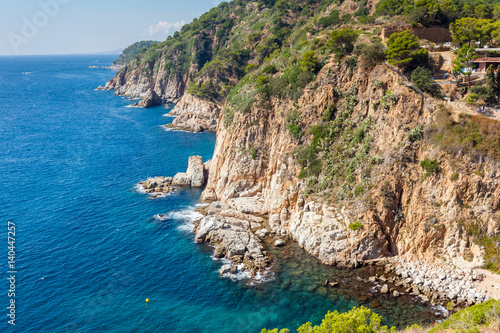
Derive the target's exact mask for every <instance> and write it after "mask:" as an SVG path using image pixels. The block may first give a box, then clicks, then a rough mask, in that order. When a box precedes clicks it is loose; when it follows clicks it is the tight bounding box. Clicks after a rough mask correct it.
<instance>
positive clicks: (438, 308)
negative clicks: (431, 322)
mask: <svg viewBox="0 0 500 333" xmlns="http://www.w3.org/2000/svg"><path fill="white" fill-rule="evenodd" d="M429 312H430V313H432V314H433V315H436V316H443V317H448V315H449V312H448V310H447V309H446V308H445V307H444V306H442V305H439V304H437V305H433V306H431V308H430V310H429Z"/></svg>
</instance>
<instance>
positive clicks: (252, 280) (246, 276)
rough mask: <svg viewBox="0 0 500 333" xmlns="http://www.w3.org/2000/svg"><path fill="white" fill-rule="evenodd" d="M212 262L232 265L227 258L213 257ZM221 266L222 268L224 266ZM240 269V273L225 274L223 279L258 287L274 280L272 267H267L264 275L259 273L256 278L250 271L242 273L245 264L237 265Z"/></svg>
mask: <svg viewBox="0 0 500 333" xmlns="http://www.w3.org/2000/svg"><path fill="white" fill-rule="evenodd" d="M211 257H212V260H214V261H218V262H220V263H222V265H228V264H231V260H229V259H227V258H215V257H214V256H213V255H212V256H211ZM222 265H221V266H222ZM237 267H238V273H235V274H232V273H224V274H222V275H221V277H223V278H226V279H230V280H231V281H242V280H247V284H248V285H256V284H260V283H265V282H269V281H272V280H274V272H272V271H271V267H272V266H270V267H267V268H266V269H265V270H264V273H263V274H261V273H257V274H255V276H253V277H252V276H251V274H250V271H248V270H245V271H242V268H243V264H239V265H237Z"/></svg>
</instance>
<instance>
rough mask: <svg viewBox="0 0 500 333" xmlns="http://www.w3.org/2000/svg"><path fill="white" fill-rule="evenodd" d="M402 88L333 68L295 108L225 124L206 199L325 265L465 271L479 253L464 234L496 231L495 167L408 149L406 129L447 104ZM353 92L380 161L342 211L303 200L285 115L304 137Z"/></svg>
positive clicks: (284, 106)
mask: <svg viewBox="0 0 500 333" xmlns="http://www.w3.org/2000/svg"><path fill="white" fill-rule="evenodd" d="M401 82H402V80H401V79H400V77H399V76H398V75H397V74H396V73H394V72H392V71H391V70H390V69H389V68H387V67H386V66H385V65H379V66H377V67H376V68H374V69H373V70H370V71H367V70H366V69H362V68H361V67H356V69H355V70H354V73H352V74H349V70H348V68H346V67H345V65H343V66H336V65H334V64H332V63H329V64H327V65H326V66H325V67H324V68H323V69H322V70H321V72H320V73H319V75H318V77H317V79H316V80H315V82H314V83H313V84H311V85H310V86H309V87H308V88H306V91H305V93H304V95H303V96H302V97H301V98H300V99H299V101H298V103H297V104H294V103H292V102H289V101H273V105H272V107H271V108H269V109H262V108H258V107H255V106H254V107H252V108H251V110H250V112H248V113H246V114H242V113H236V114H235V116H234V119H233V120H232V123H231V124H230V125H229V126H228V127H227V128H226V127H225V125H224V124H223V121H219V125H218V129H217V143H216V148H215V152H214V156H213V160H212V164H211V168H210V174H209V179H208V184H207V188H206V189H205V191H204V192H203V195H202V199H203V200H205V201H225V202H226V203H227V204H228V205H229V206H230V207H231V208H232V209H236V210H239V211H241V212H244V213H247V214H253V215H262V216H267V217H268V223H269V228H270V229H272V231H274V232H276V233H277V234H278V235H287V236H289V237H290V238H293V239H294V240H296V241H297V242H298V243H299V244H300V245H301V246H302V247H304V248H305V249H306V250H307V251H308V252H310V253H311V254H313V255H314V256H316V257H318V258H319V259H320V260H321V261H322V262H324V263H327V264H339V265H356V264H357V263H358V262H360V261H364V260H368V259H374V258H378V257H382V256H391V255H400V256H402V257H406V258H408V259H412V260H414V259H426V260H428V261H431V262H432V261H441V262H442V260H443V258H448V259H451V260H453V261H456V262H457V263H463V262H464V256H467V255H468V254H470V253H471V252H472V253H473V254H474V260H475V261H476V262H480V261H481V250H480V248H479V247H478V246H477V245H474V243H473V242H472V241H471V238H470V236H469V235H468V234H467V231H466V229H467V227H468V226H471V225H474V224H477V225H478V227H479V228H485V229H486V230H487V232H488V233H489V234H490V235H491V234H495V233H499V232H500V223H499V214H498V209H499V208H500V203H499V198H500V186H499V180H500V178H499V176H498V175H497V173H496V169H497V165H496V164H495V163H494V162H491V161H484V160H482V159H474V158H471V157H468V156H464V155H463V154H460V153H459V154H454V155H453V156H452V155H450V154H448V153H446V152H445V151H443V150H440V149H439V148H437V147H435V146H432V145H430V144H428V143H426V141H424V140H420V141H418V140H417V141H416V142H413V143H412V142H411V141H409V140H407V136H408V132H409V130H410V129H413V128H415V127H417V126H418V125H423V126H427V125H429V124H431V123H433V122H434V121H435V120H436V116H437V114H438V110H439V109H440V108H441V107H440V106H438V104H439V103H441V102H439V101H433V100H426V101H423V100H422V98H421V96H420V95H418V94H417V93H415V92H413V91H412V90H411V89H409V88H408V87H406V86H404V85H402V84H401ZM381 83H382V86H381ZM352 87H356V88H357V90H356V99H357V101H358V102H357V104H356V106H355V107H354V112H353V114H352V116H351V120H352V121H353V122H354V123H360V122H362V121H364V120H366V119H370V121H371V130H370V135H372V136H373V138H374V140H373V142H372V143H371V150H370V154H371V155H373V156H377V158H378V159H379V161H380V162H379V163H374V165H373V166H370V170H371V172H370V174H369V175H365V176H363V177H368V179H369V182H370V184H371V185H370V186H369V189H368V190H367V191H366V193H364V194H363V195H361V196H360V197H353V198H352V199H350V200H343V201H339V202H332V201H331V200H327V199H326V197H325V196H323V195H320V194H309V195H306V193H305V189H306V187H307V184H306V181H305V180H299V179H298V174H299V171H300V166H299V165H298V163H297V161H296V158H295V157H294V150H295V151H296V148H297V147H298V146H299V145H300V144H307V143H308V140H310V139H307V138H306V139H304V142H299V141H298V140H297V139H295V138H293V137H292V136H291V135H290V133H289V132H288V129H287V126H286V124H285V115H286V114H287V113H288V112H289V111H290V110H292V109H299V110H301V111H302V112H301V122H302V127H303V128H305V130H304V132H306V133H307V132H308V130H309V129H310V128H311V126H312V125H314V124H316V123H318V122H319V121H320V119H321V116H322V112H323V110H324V109H325V108H326V107H327V105H328V103H337V102H339V101H342V100H343V98H344V97H343V95H342V92H343V91H344V92H345V91H348V90H349V89H352ZM389 91H391V92H392V94H393V95H394V96H395V97H394V101H393V103H392V105H389V106H384V107H378V108H377V107H376V105H377V103H376V102H377V101H380V100H381V99H382V98H383V97H384V94H385V93H387V92H389ZM221 119H222V116H221ZM306 137H307V136H306ZM332 149H335V147H332ZM426 157H427V158H430V159H436V160H439V161H440V171H439V172H438V173H435V174H434V173H432V174H426V172H425V170H423V168H422V167H421V166H420V162H421V161H422V160H424V159H425V158H426ZM478 170H480V172H477V171H478ZM456 174H458V176H457V175H456ZM358 224H360V225H361V226H362V227H361V228H358V227H356V225H358Z"/></svg>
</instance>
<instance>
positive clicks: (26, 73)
mask: <svg viewBox="0 0 500 333" xmlns="http://www.w3.org/2000/svg"><path fill="white" fill-rule="evenodd" d="M33 73H34V72H23V75H30V74H33Z"/></svg>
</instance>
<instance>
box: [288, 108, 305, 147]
mask: <svg viewBox="0 0 500 333" xmlns="http://www.w3.org/2000/svg"><path fill="white" fill-rule="evenodd" d="M285 124H286V125H287V128H288V132H289V133H290V135H291V136H292V137H294V138H296V139H299V140H300V139H301V138H302V136H303V135H304V132H303V131H302V128H301V127H300V112H299V111H297V110H293V111H292V112H290V113H289V114H288V115H287V117H286V120H285Z"/></svg>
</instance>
